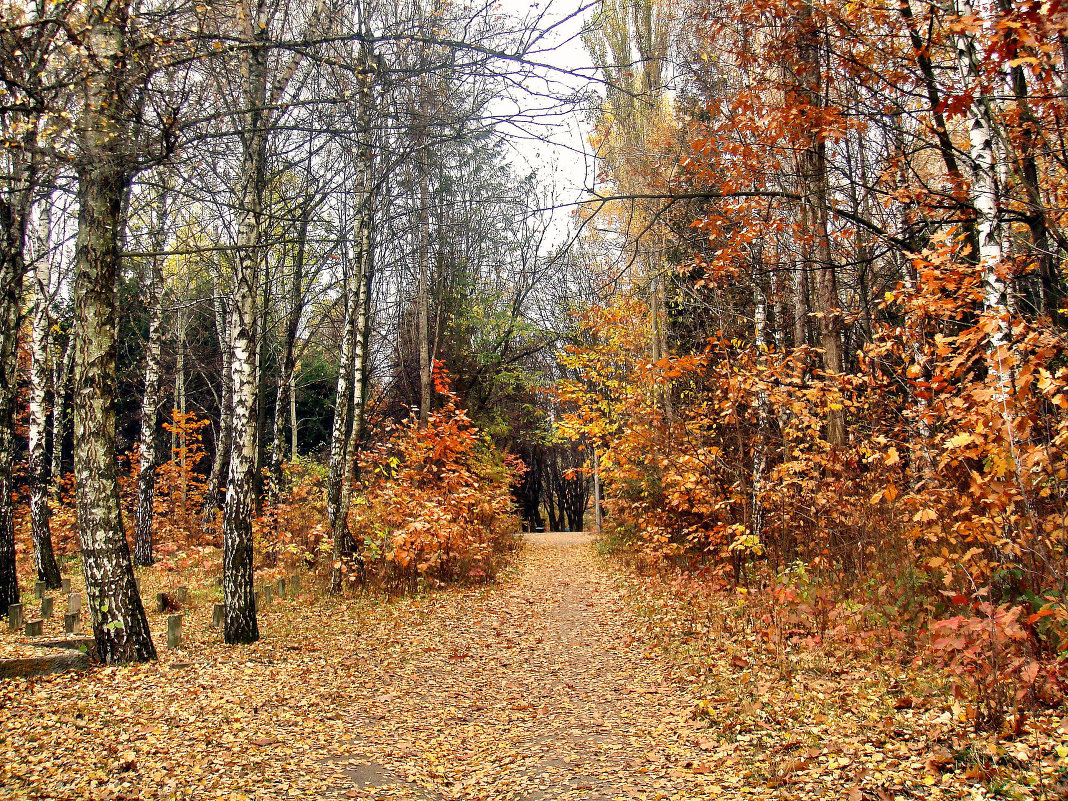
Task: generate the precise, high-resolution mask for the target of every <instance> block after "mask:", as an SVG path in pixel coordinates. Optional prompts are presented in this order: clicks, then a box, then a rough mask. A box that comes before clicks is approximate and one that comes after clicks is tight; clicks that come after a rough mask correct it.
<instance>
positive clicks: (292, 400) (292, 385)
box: [289, 364, 300, 459]
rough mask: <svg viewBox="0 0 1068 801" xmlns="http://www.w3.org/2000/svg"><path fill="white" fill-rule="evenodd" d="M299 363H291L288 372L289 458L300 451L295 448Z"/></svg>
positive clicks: (295, 455) (294, 456)
mask: <svg viewBox="0 0 1068 801" xmlns="http://www.w3.org/2000/svg"><path fill="white" fill-rule="evenodd" d="M298 369H300V365H299V364H294V365H293V371H292V372H291V373H290V374H289V454H290V458H294V459H295V458H296V457H297V454H298V453H300V451H299V450H298V449H297V370H298Z"/></svg>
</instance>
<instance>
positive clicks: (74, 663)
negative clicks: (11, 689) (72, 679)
mask: <svg viewBox="0 0 1068 801" xmlns="http://www.w3.org/2000/svg"><path fill="white" fill-rule="evenodd" d="M89 664H90V658H89V654H86V653H82V652H80V651H67V652H66V653H62V654H51V655H49V656H29V657H22V658H18V659H0V679H13V678H29V677H31V676H45V675H47V674H49V673H61V672H63V671H65V670H85V669H86V668H88V667H89Z"/></svg>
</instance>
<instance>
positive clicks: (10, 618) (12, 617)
mask: <svg viewBox="0 0 1068 801" xmlns="http://www.w3.org/2000/svg"><path fill="white" fill-rule="evenodd" d="M22 623H23V620H22V604H11V605H10V606H9V607H8V608H7V628H8V631H18V630H19V629H21V628H22Z"/></svg>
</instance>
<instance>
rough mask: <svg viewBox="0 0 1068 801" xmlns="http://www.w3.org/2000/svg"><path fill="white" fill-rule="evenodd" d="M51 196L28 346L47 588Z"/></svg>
mask: <svg viewBox="0 0 1068 801" xmlns="http://www.w3.org/2000/svg"><path fill="white" fill-rule="evenodd" d="M51 201H52V198H51V196H48V197H46V198H45V200H44V204H43V206H42V208H41V215H40V220H39V229H38V232H37V241H38V248H37V253H36V254H35V259H34V270H33V288H34V304H33V327H32V335H31V346H30V360H31V361H30V404H29V405H30V409H29V412H30V420H29V451H30V462H29V468H30V529H31V532H32V535H33V553H34V561H35V562H36V565H37V579H38V580H39V581H43V582H45V584H46V585H47V586H48V587H49V589H53V590H58V589H59V587H60V575H59V565H58V564H57V563H56V555H55V552H54V551H53V550H52V530H51V527H50V526H49V521H48V517H49V510H48V460H47V458H46V457H47V454H46V453H45V435H46V431H47V417H48V412H47V409H46V408H45V403H46V400H47V396H48V382H49V373H50V371H49V369H48V339H49V336H48V332H49V328H50V323H51V317H50V315H49V313H48V312H49V309H48V305H49V302H50V300H51V295H50V292H49V289H50V286H51V283H52V274H51V273H52V271H51V253H50V252H49V250H50V247H49V239H50V228H51V225H50V221H51V208H50V204H51Z"/></svg>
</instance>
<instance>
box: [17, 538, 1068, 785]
mask: <svg viewBox="0 0 1068 801" xmlns="http://www.w3.org/2000/svg"><path fill="white" fill-rule="evenodd" d="M307 583H308V584H310V582H307ZM305 589H306V593H305V595H303V596H302V597H301V598H298V599H289V600H286V601H282V602H276V603H275V604H273V605H271V606H270V607H269V608H268V609H267V610H266V611H265V612H264V613H263V614H262V616H261V631H262V632H263V633H264V635H265V636H264V639H263V640H262V641H261V642H259V643H256V644H255V645H252V646H248V647H239V648H229V647H225V646H222V645H221V644H219V643H218V635H217V633H216V632H215V631H213V630H212V629H211V628H210V625H209V624H210V615H211V612H210V609H211V606H210V603H209V602H208V600H207V594H206V591H205V592H204V593H198V592H196V591H194V593H193V606H192V608H191V609H189V610H187V611H186V638H187V642H188V647H187V648H186V649H184V650H182V651H179V652H173V651H167V650H165V649H162V648H161V659H160V661H159V662H158V663H154V664H148V665H139V666H133V667H120V668H100V669H96V670H94V671H92V672H91V673H88V674H86V673H81V674H77V673H71V674H62V675H58V676H52V677H43V678H38V679H33V680H8V681H3V682H0V794H2V795H3V796H4V797H32V798H56V799H64V798H94V799H105V798H157V797H162V798H205V799H206V798H217V797H223V798H263V799H267V798H297V797H309V798H366V799H451V798H456V799H531V801H533V800H534V799H567V798H583V799H616V798H624V799H630V798H636V799H658V798H664V799H697V798H714V797H726V798H749V797H752V798H810V797H837V798H849V799H860V798H864V797H867V798H878V799H884V798H894V797H900V798H928V797H929V798H935V797H975V798H981V797H989V796H990V795H991V793H992V791H996V792H1012V793H1024V794H1026V795H1027V796H1029V797H1035V798H1038V797H1048V798H1054V797H1059V794H1060V793H1062V792H1063V790H1064V785H1060V786H1058V785H1057V781H1058V780H1060V781H1064V775H1065V770H1066V769H1068V761H1066V760H1065V759H1064V758H1063V757H1062V756H1060V754H1059V753H1058V752H1057V748H1058V747H1060V748H1061V749H1063V751H1064V753H1065V754H1068V748H1066V747H1065V744H1066V743H1068V726H1065V725H1062V724H1061V722H1060V719H1059V718H1057V717H1053V716H1045V717H1039V718H1036V719H1033V720H1032V721H1030V722H1029V724H1028V729H1027V731H1026V732H1025V733H1024V734H1023V735H1022V736H1021V737H1020V738H1019V739H1018V740H1015V741H1013V742H1008V743H1006V742H1002V743H994V742H993V741H992V740H980V741H976V742H972V741H971V740H970V739H968V736H967V735H966V734H965V731H966V729H965V728H964V727H963V726H962V725H961V724H960V723H959V721H958V720H957V719H956V718H955V717H954V708H953V706H952V704H951V703H950V702H949V701H945V700H944V699H941V698H940V697H933V698H928V697H925V696H921V695H920V694H919V689H918V686H914V685H915V684H916V682H915V681H914V680H913V678H912V677H911V676H909V675H906V672H905V671H904V669H903V668H900V667H898V666H893V667H889V668H883V667H879V666H878V665H876V664H874V663H872V662H870V661H869V662H867V663H865V662H857V663H855V664H853V663H844V662H841V661H835V660H832V661H831V662H830V663H827V660H826V658H825V656H826V655H824V654H815V653H813V654H809V655H808V656H807V657H805V659H804V660H803V659H801V658H800V657H798V658H796V659H795V660H794V663H793V666H792V668H791V673H790V676H789V678H784V677H783V676H781V675H780V673H778V672H776V670H775V669H774V666H773V665H772V664H771V663H770V662H767V663H766V662H765V661H762V660H763V657H762V652H761V651H760V649H759V647H758V645H757V644H756V643H750V642H748V640H747V639H746V638H745V637H743V636H741V635H739V636H737V637H734V638H732V637H731V636H728V635H727V633H726V630H725V629H722V628H721V627H714V626H711V627H710V626H706V631H705V634H706V635H707V636H697V637H689V638H688V641H685V642H683V641H680V640H679V639H678V638H677V635H678V633H679V631H680V630H691V629H692V628H693V627H694V626H698V625H701V623H700V621H704V623H706V624H707V622H708V620H709V610H706V609H701V610H698V609H697V608H696V607H694V606H692V605H689V604H687V603H684V602H680V600H679V598H678V597H676V596H673V595H672V594H671V593H670V592H668V591H667V590H665V589H664V588H663V587H659V588H658V587H656V586H650V585H641V584H639V583H637V582H636V581H634V580H633V579H631V578H629V577H628V576H627V575H626V574H625V572H623V571H621V570H619V569H617V568H616V567H614V566H613V563H611V562H608V561H605V560H603V559H601V558H600V557H598V556H597V555H596V553H595V551H594V549H593V548H592V547H591V545H590V543H589V541H588V540H587V539H586V538H584V537H581V536H580V535H544V536H541V537H539V538H537V539H536V540H535V541H533V542H531V543H530V544H529V545H528V547H526V548H525V550H524V551H523V552H522V554H521V556H520V557H519V559H518V562H517V564H516V566H515V568H514V569H513V570H511V571H510V572H509V573H507V574H505V575H504V576H502V577H501V578H500V580H499V581H498V582H497V583H496V584H493V585H487V586H483V587H478V588H471V589H456V590H449V591H443V592H437V593H431V594H428V595H423V596H418V597H413V598H406V599H402V600H397V601H393V602H386V601H382V600H376V599H366V600H361V601H358V602H352V601H347V602H346V601H333V600H331V599H329V598H324V597H323V596H321V595H320V594H318V593H317V592H315V591H313V589H312V588H311V587H306V588H305ZM202 598H203V599H205V600H203V601H201V600H199V599H202ZM712 612H713V614H717V613H716V611H715V610H714V609H713V610H712ZM724 613H725V614H726V613H727V612H724ZM164 621H165V615H156V614H154V613H153V615H152V622H153V631H154V634H155V635H156V638H157V643H158V644H160V645H162V643H163V641H164V640H163V636H162V634H163V627H164ZM712 629H717V631H716V632H715V634H716V636H712V634H713V631H712ZM8 646H9V647H11V646H13V642H12V641H11V639H10V637H9V639H8ZM805 660H807V662H805ZM803 662H805V663H804V664H803ZM821 662H822V663H823V664H820V663H821ZM780 667H781V666H780ZM897 674H900V677H899V676H898V675H897ZM906 692H907V693H911V694H910V695H907V696H906V695H905V693H906ZM905 697H907V698H908V699H909V703H908V704H903V702H902V699H903V698H905ZM906 706H907V707H908V708H905V707H906ZM899 707H901V708H899ZM943 707H944V708H943ZM983 749H986V751H984V750H983ZM998 782H1000V783H998ZM1014 782H1015V783H1014ZM1027 782H1037V784H1035V786H1026V783H1027Z"/></svg>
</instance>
